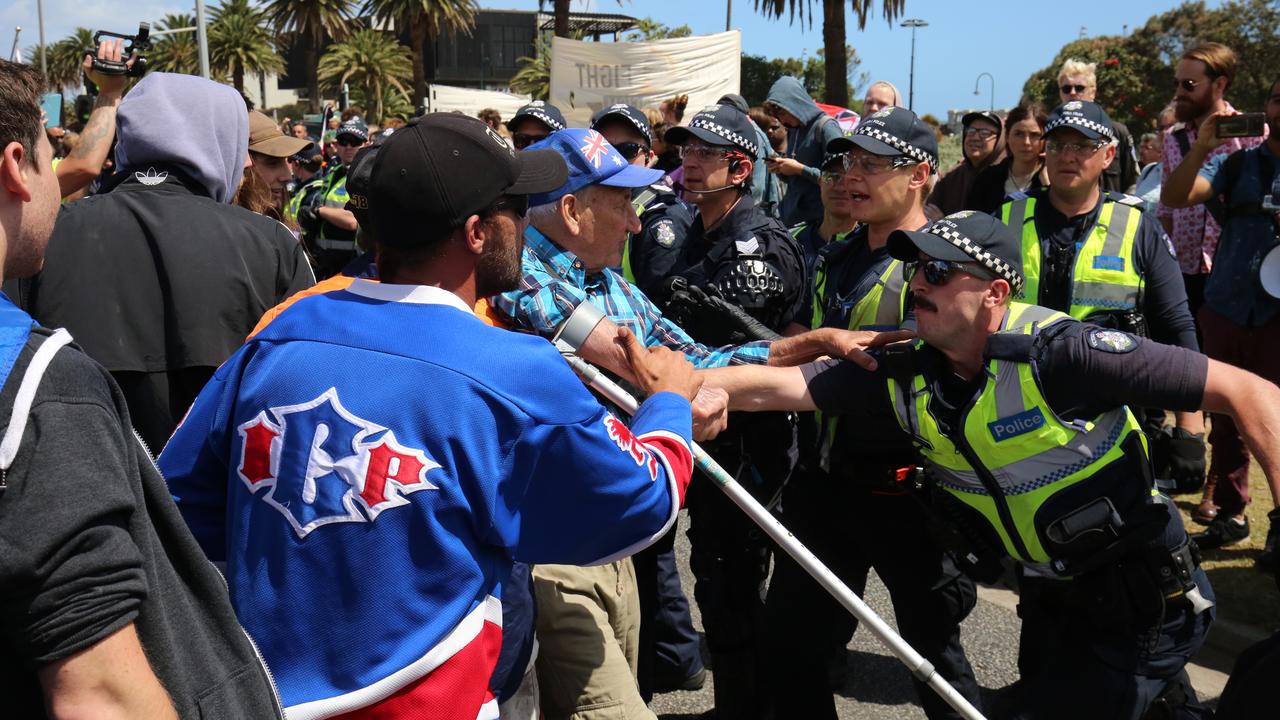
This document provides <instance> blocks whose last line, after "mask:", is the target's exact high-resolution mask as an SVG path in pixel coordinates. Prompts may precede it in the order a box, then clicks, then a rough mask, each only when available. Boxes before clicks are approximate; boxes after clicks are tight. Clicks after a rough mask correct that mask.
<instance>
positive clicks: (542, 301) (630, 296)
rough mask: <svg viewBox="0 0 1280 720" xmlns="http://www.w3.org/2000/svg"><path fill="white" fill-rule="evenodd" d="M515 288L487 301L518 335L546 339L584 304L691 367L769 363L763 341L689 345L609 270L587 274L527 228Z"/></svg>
mask: <svg viewBox="0 0 1280 720" xmlns="http://www.w3.org/2000/svg"><path fill="white" fill-rule="evenodd" d="M524 236H525V245H524V254H523V256H522V258H521V264H522V266H523V270H524V279H523V280H521V281H520V287H519V289H517V290H514V291H512V292H509V293H504V294H502V295H497V296H494V297H493V298H492V303H493V307H494V309H495V310H496V311H497V312H498V314H500V315H502V316H503V317H505V318H506V319H507V320H508V321H509V322H511V324H512V325H513V326H514V327H515V328H516V329H518V330H528V331H532V332H536V333H537V334H539V335H542V336H543V337H547V338H550V337H551V336H552V335H554V334H555V331H556V328H558V327H559V326H560V324H561V323H563V322H564V321H565V320H567V319H568V318H569V315H570V314H572V313H573V309H574V308H576V307H577V306H578V305H580V304H581V303H582V302H583V301H585V300H590V301H591V302H592V303H594V304H595V305H596V307H599V308H600V309H601V310H603V311H604V314H605V317H607V318H609V319H610V320H612V321H613V322H614V323H615V324H617V325H621V326H623V327H625V328H627V329H628V330H630V331H631V332H633V333H635V336H636V337H637V338H639V339H640V341H641V342H642V343H644V344H645V346H646V347H657V346H662V347H666V348H669V349H671V350H675V351H677V352H680V353H682V354H683V355H684V356H685V357H686V358H687V359H688V360H689V362H691V363H693V364H694V366H695V367H700V368H710V367H721V366H724V365H741V364H747V363H754V364H763V363H765V362H767V361H768V359H769V343H768V342H763V341H761V342H750V343H746V344H744V345H726V346H724V347H720V348H711V347H707V346H706V345H701V344H699V343H697V342H694V340H693V338H691V337H689V334H688V333H686V332H685V331H684V330H682V329H681V328H680V327H679V326H678V325H676V324H675V323H673V322H671V321H670V320H667V319H666V318H665V317H663V316H662V313H661V312H660V311H659V310H658V308H657V307H656V306H655V305H654V304H653V303H652V302H650V300H649V298H647V297H645V295H644V293H643V292H641V291H640V288H637V287H635V286H633V285H631V284H630V283H628V282H627V281H626V280H625V279H623V278H622V276H621V275H619V274H618V273H617V272H615V271H613V270H612V269H605V270H604V271H602V272H598V273H593V274H591V275H588V274H587V271H586V266H585V265H584V264H583V262H582V261H581V260H579V259H578V258H577V257H576V256H575V255H574V254H573V253H571V252H569V251H568V250H564V249H561V248H560V247H558V246H556V244H555V243H553V242H551V240H550V239H549V238H548V237H547V236H545V235H543V234H542V233H540V232H538V231H537V230H535V229H534V228H533V226H530V227H529V228H528V229H526V230H525V234H524Z"/></svg>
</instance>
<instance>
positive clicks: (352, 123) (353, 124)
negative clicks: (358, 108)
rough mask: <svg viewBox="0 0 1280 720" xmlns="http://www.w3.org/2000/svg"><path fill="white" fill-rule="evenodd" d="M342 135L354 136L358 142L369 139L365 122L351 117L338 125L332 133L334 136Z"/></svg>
mask: <svg viewBox="0 0 1280 720" xmlns="http://www.w3.org/2000/svg"><path fill="white" fill-rule="evenodd" d="M343 135H346V136H349V137H353V138H356V139H358V140H359V141H360V142H367V141H368V140H369V126H368V125H366V124H365V122H364V120H361V119H360V118H358V117H353V118H351V119H350V120H347V121H346V122H344V123H342V124H341V125H339V126H338V131H337V132H336V133H334V137H335V138H340V137H342V136H343Z"/></svg>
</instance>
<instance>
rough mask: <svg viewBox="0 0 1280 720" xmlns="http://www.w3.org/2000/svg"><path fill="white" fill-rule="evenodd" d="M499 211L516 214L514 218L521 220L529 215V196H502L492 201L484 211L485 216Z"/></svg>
mask: <svg viewBox="0 0 1280 720" xmlns="http://www.w3.org/2000/svg"><path fill="white" fill-rule="evenodd" d="M500 210H510V211H511V212H513V213H515V214H516V217H519V218H523V217H524V216H525V215H527V214H528V213H529V196H528V195H503V196H502V197H500V198H498V199H497V200H494V201H493V203H491V204H490V205H489V207H488V208H486V209H485V211H484V214H485V215H492V214H494V213H496V212H498V211H500Z"/></svg>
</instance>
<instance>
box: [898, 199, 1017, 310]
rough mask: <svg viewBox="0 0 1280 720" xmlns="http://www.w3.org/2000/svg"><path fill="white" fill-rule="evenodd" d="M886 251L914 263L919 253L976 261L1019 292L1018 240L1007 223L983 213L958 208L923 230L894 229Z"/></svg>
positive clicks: (941, 257) (955, 259)
mask: <svg viewBox="0 0 1280 720" xmlns="http://www.w3.org/2000/svg"><path fill="white" fill-rule="evenodd" d="M888 248H889V254H890V255H892V256H893V257H894V258H896V259H898V260H903V261H905V262H915V261H917V260H919V259H920V253H924V254H925V255H928V256H929V257H931V258H935V259H938V260H950V261H952V262H972V263H977V264H979V265H981V266H983V267H984V268H986V269H987V270H989V271H991V272H992V273H994V274H995V275H996V277H1000V278H1003V279H1004V280H1005V281H1006V282H1008V283H1009V287H1010V288H1012V290H1013V294H1014V295H1020V294H1022V241H1021V239H1020V238H1019V237H1018V233H1016V232H1014V231H1013V230H1012V229H1011V228H1009V226H1007V225H1005V224H1004V223H1002V222H1000V221H999V220H997V219H996V218H994V217H992V216H991V215H988V214H986V213H981V212H976V211H974V210H961V211H960V212H957V213H951V214H950V215H948V216H946V217H944V218H941V219H939V220H936V221H935V222H934V223H933V224H931V225H930V226H929V227H927V228H925V229H924V230H894V231H893V232H892V233H890V234H889V243H888Z"/></svg>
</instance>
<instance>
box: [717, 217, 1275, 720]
mask: <svg viewBox="0 0 1280 720" xmlns="http://www.w3.org/2000/svg"><path fill="white" fill-rule="evenodd" d="M1020 246H1021V243H1020V240H1019V238H1018V236H1017V234H1015V233H1013V232H1012V231H1011V230H1009V229H1008V228H1007V227H1006V226H1004V225H1003V224H1001V223H999V222H998V221H996V220H995V219H994V218H992V217H990V216H988V215H984V214H981V213H975V212H970V211H962V212H960V213H955V214H953V215H950V216H948V217H947V218H944V219H942V220H939V221H938V222H936V223H934V224H933V225H931V226H930V227H929V229H928V231H926V232H905V231H898V232H895V233H893V234H892V235H891V236H890V239H889V251H890V254H892V255H893V256H894V257H895V258H896V259H900V260H903V261H904V262H909V263H910V267H909V270H910V272H909V277H910V280H909V287H910V290H911V292H912V295H913V298H914V307H915V316H916V327H917V333H918V336H919V338H920V340H919V341H918V342H916V343H913V344H910V345H902V346H897V347H895V348H893V349H891V350H888V351H885V352H882V353H881V355H880V357H879V363H878V365H877V367H876V369H875V370H874V371H872V372H867V371H865V370H862V369H861V368H859V367H857V366H856V365H854V364H853V363H851V362H847V361H820V362H817V363H814V364H812V365H809V366H805V367H801V368H770V367H751V368H724V369H716V370H709V371H705V372H704V377H705V380H706V383H707V384H708V385H711V386H713V387H720V388H721V389H724V390H726V391H727V392H728V393H729V395H730V407H731V408H748V407H749V408H752V409H761V410H779V409H793V410H806V409H821V410H822V411H823V412H826V413H832V414H843V415H847V416H848V418H847V419H849V420H853V421H854V422H858V423H868V424H869V423H874V422H881V421H884V420H886V419H888V420H891V421H896V422H898V423H899V424H900V425H901V426H902V427H903V429H904V430H906V431H907V432H908V433H910V434H911V435H912V436H913V438H914V440H915V444H916V445H917V447H918V448H919V449H920V452H921V453H922V455H923V456H924V459H925V464H926V468H927V473H928V475H929V476H930V477H931V479H932V483H933V485H934V487H935V488H936V489H937V492H936V493H935V494H936V496H937V499H936V502H939V503H945V506H946V507H945V509H944V511H943V512H944V513H946V514H948V515H950V516H951V517H953V518H954V520H953V522H954V524H955V526H957V527H958V528H961V529H962V530H963V531H964V534H965V535H966V538H968V539H969V540H970V542H972V543H975V544H978V543H980V544H982V545H984V546H986V547H988V548H992V549H994V550H997V551H999V552H1000V553H1002V554H1004V555H1007V556H1009V557H1011V558H1013V559H1015V560H1017V561H1018V562H1020V563H1021V564H1022V567H1023V571H1022V572H1023V579H1022V585H1021V598H1020V606H1019V615H1020V616H1021V617H1022V639H1021V645H1020V650H1019V669H1020V671H1021V675H1022V678H1021V680H1020V681H1019V682H1018V683H1017V684H1016V685H1015V686H1014V688H1013V689H1012V691H1011V693H1010V695H1009V697H1008V698H1007V699H1008V703H1004V702H1001V703H1000V707H996V708H988V710H989V716H990V717H995V718H1088V717H1107V718H1127V719H1128V720H1137V719H1138V718H1143V717H1144V716H1146V717H1187V715H1186V712H1187V711H1188V710H1189V708H1184V707H1180V706H1183V705H1185V704H1186V703H1188V702H1192V701H1193V700H1194V693H1193V691H1192V690H1191V689H1190V687H1189V685H1188V684H1187V683H1186V677H1185V672H1184V667H1185V665H1186V662H1187V659H1188V658H1190V657H1192V656H1193V655H1195V653H1196V651H1197V650H1198V649H1199V648H1200V646H1201V645H1202V644H1203V641H1204V638H1205V635H1206V633H1207V632H1208V628H1209V625H1210V623H1211V622H1212V619H1213V613H1212V612H1211V608H1212V602H1213V594H1212V590H1211V589H1210V587H1209V583H1208V580H1207V578H1206V577H1205V575H1204V573H1203V572H1202V571H1201V570H1200V569H1199V567H1198V562H1197V560H1196V558H1195V555H1196V553H1195V550H1194V545H1193V544H1191V543H1190V542H1189V540H1188V538H1187V534H1186V531H1185V529H1184V528H1183V526H1182V520H1181V517H1180V516H1179V514H1178V512H1177V509H1176V508H1175V507H1173V505H1172V503H1171V502H1170V501H1169V500H1168V499H1167V498H1165V497H1164V496H1163V495H1160V494H1159V493H1157V492H1156V491H1155V488H1154V487H1153V479H1152V475H1151V471H1150V461H1149V458H1148V456H1147V449H1146V443H1145V442H1144V441H1143V438H1142V437H1141V429H1140V428H1139V427H1138V423H1137V420H1136V419H1135V418H1134V416H1133V414H1132V413H1131V412H1129V411H1128V410H1127V409H1126V405H1135V406H1159V407H1169V408H1174V409H1177V410H1183V411H1193V410H1198V409H1204V410H1209V411H1211V412H1222V413H1227V414H1230V415H1232V416H1234V417H1235V418H1236V419H1237V420H1239V421H1242V422H1243V425H1242V431H1243V433H1244V434H1245V436H1246V438H1247V439H1248V442H1249V443H1250V444H1251V445H1253V446H1255V447H1269V445H1268V442H1269V437H1270V434H1271V431H1270V429H1269V428H1274V427H1276V426H1277V425H1276V423H1280V389H1278V388H1276V387H1275V386H1274V385H1272V384H1270V383H1268V382H1266V381H1264V380H1262V379H1261V378H1258V377H1257V376H1255V375H1252V374H1250V373H1248V372H1245V371H1242V370H1240V369H1237V368H1233V367H1231V366H1228V365H1225V364H1222V363H1218V362H1215V361H1212V360H1209V359H1207V358H1205V357H1204V356H1203V355H1200V354H1199V353H1195V352H1192V351H1190V350H1187V349H1186V348H1181V347H1176V346H1168V345H1161V344H1158V343H1155V342H1152V341H1150V340H1147V339H1144V338H1141V337H1138V336H1135V335H1132V334H1129V333H1126V332H1123V331H1120V330H1114V329H1109V328H1101V327H1098V326H1095V325H1090V324H1085V323H1081V322H1079V321H1077V320H1075V319H1073V318H1071V317H1069V316H1067V315H1065V314H1063V313H1059V312H1056V311H1053V310H1049V309H1047V308H1042V307H1038V306H1034V305H1027V304H1023V303H1020V302H1016V301H1013V300H1012V298H1013V296H1014V295H1015V294H1016V293H1017V292H1018V291H1019V290H1021V288H1022V285H1023V276H1022V272H1021V270H1022V268H1021V264H1022V263H1021V247H1020ZM1264 469H1265V471H1266V473H1267V474H1268V476H1269V477H1273V478H1274V477H1277V476H1278V475H1280V456H1277V455H1275V454H1274V453H1268V455H1267V459H1266V460H1265V461H1264ZM1155 707H1160V708H1161V709H1160V710H1159V712H1162V713H1165V714H1163V715H1146V713H1148V712H1152V713H1154V712H1156V711H1155V710H1154V709H1153V708H1155Z"/></svg>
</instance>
